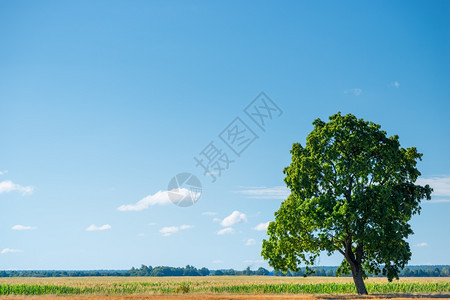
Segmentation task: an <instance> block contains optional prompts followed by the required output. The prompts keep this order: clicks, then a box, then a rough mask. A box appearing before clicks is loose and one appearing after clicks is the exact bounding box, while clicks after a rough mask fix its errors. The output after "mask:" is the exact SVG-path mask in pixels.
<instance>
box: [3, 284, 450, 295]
mask: <svg viewBox="0 0 450 300" xmlns="http://www.w3.org/2000/svg"><path fill="white" fill-rule="evenodd" d="M367 289H368V290H369V292H374V293H448V292H450V283H449V282H435V283H431V282H430V283H418V282H405V283H369V284H367ZM355 291H356V289H355V286H354V285H353V284H351V283H334V282H329V283H306V284H297V283H276V284H273V283H266V284H264V283H261V284H260V283H249V284H237V285H236V284H223V283H221V282H216V283H215V284H211V283H210V282H204V283H198V282H197V283H193V282H173V281H172V282H170V281H168V282H118V283H114V284H95V285H92V286H80V285H76V286H73V285H70V282H68V283H67V284H64V285H62V284H53V285H52V284H44V285H42V284H0V296H7V295H129V294H149V293H152V294H153V293H156V294H177V293H231V294H286V293H289V294H349V293H354V292H355Z"/></svg>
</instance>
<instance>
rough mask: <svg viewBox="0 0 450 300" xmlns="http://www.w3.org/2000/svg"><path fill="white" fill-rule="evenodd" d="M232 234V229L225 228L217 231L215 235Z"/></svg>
mask: <svg viewBox="0 0 450 300" xmlns="http://www.w3.org/2000/svg"><path fill="white" fill-rule="evenodd" d="M233 232H234V229H233V228H231V227H227V228H224V229H220V230H219V231H217V235H224V234H231V233H233Z"/></svg>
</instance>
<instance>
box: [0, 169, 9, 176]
mask: <svg viewBox="0 0 450 300" xmlns="http://www.w3.org/2000/svg"><path fill="white" fill-rule="evenodd" d="M6 173H8V170H5V171H0V176H2V175H5V174H6Z"/></svg>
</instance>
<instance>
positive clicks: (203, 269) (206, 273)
mask: <svg viewBox="0 0 450 300" xmlns="http://www.w3.org/2000/svg"><path fill="white" fill-rule="evenodd" d="M198 272H199V273H200V275H202V276H208V275H209V273H210V272H209V270H208V269H207V268H205V267H203V268H201V269H200V270H198Z"/></svg>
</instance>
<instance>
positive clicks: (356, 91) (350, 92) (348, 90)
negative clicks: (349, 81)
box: [344, 89, 363, 96]
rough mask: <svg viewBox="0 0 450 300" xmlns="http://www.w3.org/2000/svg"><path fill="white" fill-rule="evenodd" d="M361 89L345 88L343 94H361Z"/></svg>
mask: <svg viewBox="0 0 450 300" xmlns="http://www.w3.org/2000/svg"><path fill="white" fill-rule="evenodd" d="M362 92H363V91H362V89H346V90H345V91H344V94H352V95H354V96H359V95H361V94H362Z"/></svg>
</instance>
